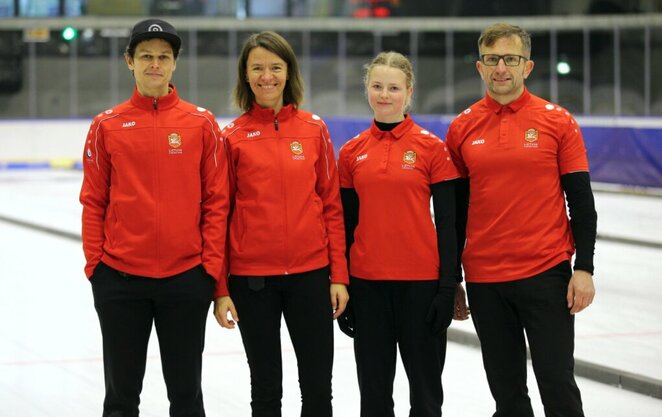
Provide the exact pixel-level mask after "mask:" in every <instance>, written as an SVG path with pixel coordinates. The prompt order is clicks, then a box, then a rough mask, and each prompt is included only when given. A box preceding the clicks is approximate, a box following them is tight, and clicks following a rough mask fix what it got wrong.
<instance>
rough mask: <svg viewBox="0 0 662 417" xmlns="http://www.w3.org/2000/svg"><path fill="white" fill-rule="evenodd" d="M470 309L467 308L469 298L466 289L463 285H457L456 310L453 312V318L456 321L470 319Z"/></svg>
mask: <svg viewBox="0 0 662 417" xmlns="http://www.w3.org/2000/svg"><path fill="white" fill-rule="evenodd" d="M469 314H471V311H469V307H467V296H466V293H465V292H464V287H463V286H462V284H461V283H459V282H458V283H457V286H456V287H455V309H454V310H453V318H454V319H455V320H466V319H468V318H469Z"/></svg>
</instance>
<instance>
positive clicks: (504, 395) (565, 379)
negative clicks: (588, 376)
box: [467, 262, 584, 417]
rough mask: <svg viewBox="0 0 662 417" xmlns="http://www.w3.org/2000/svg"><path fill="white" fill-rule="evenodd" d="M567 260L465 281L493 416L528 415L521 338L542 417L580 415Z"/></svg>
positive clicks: (523, 353)
mask: <svg viewBox="0 0 662 417" xmlns="http://www.w3.org/2000/svg"><path fill="white" fill-rule="evenodd" d="M570 275H571V269H570V264H569V263H568V262H562V263H561V264H559V265H557V266H555V267H553V268H551V269H549V270H547V271H545V272H543V273H541V274H539V275H536V276H534V277H531V278H527V279H523V280H517V281H510V282H503V283H495V284H471V283H467V293H468V297H469V306H470V308H471V317H472V319H473V322H474V326H475V327H476V332H477V333H478V337H479V338H480V344H481V350H482V354H483V364H484V366H485V372H486V374H487V381H488V383H489V386H490V390H491V391H492V396H493V397H494V399H495V401H496V412H495V413H494V417H532V416H533V410H532V408H531V400H530V398H529V395H528V388H527V386H526V343H525V340H524V332H526V337H527V339H528V341H529V347H530V350H531V359H532V364H533V370H534V372H535V375H536V380H537V381H538V388H539V389H540V396H541V398H542V402H543V405H544V408H545V415H546V416H547V417H561V416H563V417H583V416H584V413H583V411H582V401H581V395H580V393H579V388H577V384H576V383H575V377H574V363H575V361H574V357H573V355H574V347H575V345H574V338H575V321H574V316H573V315H571V314H570V310H569V309H568V307H567V302H566V293H567V290H568V281H569V280H570Z"/></svg>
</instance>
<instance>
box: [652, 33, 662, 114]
mask: <svg viewBox="0 0 662 417" xmlns="http://www.w3.org/2000/svg"><path fill="white" fill-rule="evenodd" d="M650 45H651V68H650V72H651V80H650V82H651V90H650V96H651V98H650V100H651V116H662V77H660V76H659V68H660V64H659V63H660V62H662V28H651V41H650ZM656 68H657V69H658V70H656Z"/></svg>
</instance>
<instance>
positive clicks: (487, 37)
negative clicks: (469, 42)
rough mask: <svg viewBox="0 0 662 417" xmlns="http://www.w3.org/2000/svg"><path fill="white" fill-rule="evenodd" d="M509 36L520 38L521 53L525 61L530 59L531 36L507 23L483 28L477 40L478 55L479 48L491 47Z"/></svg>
mask: <svg viewBox="0 0 662 417" xmlns="http://www.w3.org/2000/svg"><path fill="white" fill-rule="evenodd" d="M510 36H517V37H518V38H520V40H521V41H522V48H523V51H522V52H524V56H525V57H526V58H527V59H530V58H531V35H530V34H529V33H528V32H527V31H525V30H524V29H522V28H521V27H519V26H515V25H510V24H508V23H495V24H493V25H491V26H488V27H487V28H485V30H483V33H481V34H480V37H479V38H478V53H479V54H480V47H481V46H492V45H494V42H496V41H497V40H498V39H501V38H508V37H510Z"/></svg>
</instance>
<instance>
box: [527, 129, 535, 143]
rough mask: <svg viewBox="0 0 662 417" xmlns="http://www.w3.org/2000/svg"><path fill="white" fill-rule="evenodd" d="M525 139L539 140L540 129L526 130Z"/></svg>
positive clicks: (528, 140)
mask: <svg viewBox="0 0 662 417" xmlns="http://www.w3.org/2000/svg"><path fill="white" fill-rule="evenodd" d="M524 140H525V141H527V142H529V143H531V142H535V141H537V140H538V131H537V130H536V129H529V130H527V131H526V132H524Z"/></svg>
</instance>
